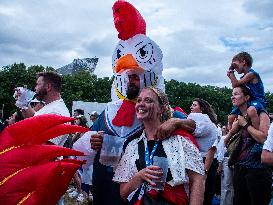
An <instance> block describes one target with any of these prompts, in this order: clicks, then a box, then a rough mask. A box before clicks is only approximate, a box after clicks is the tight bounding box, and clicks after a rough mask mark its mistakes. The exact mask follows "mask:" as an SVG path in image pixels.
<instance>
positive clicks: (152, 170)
mask: <svg viewBox="0 0 273 205" xmlns="http://www.w3.org/2000/svg"><path fill="white" fill-rule="evenodd" d="M162 175H163V172H162V169H161V168H160V167H159V166H148V167H146V168H144V169H142V170H140V171H139V172H138V173H137V174H136V177H139V179H140V181H141V183H143V182H145V181H146V182H148V183H149V184H150V185H151V186H155V185H156V184H155V182H154V180H160V179H161V177H162Z"/></svg>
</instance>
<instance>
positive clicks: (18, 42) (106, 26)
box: [0, 0, 273, 92]
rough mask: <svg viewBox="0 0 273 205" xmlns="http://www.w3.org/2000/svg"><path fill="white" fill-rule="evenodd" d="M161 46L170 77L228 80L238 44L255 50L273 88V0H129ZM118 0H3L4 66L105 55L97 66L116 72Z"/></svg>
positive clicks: (0, 59)
mask: <svg viewBox="0 0 273 205" xmlns="http://www.w3.org/2000/svg"><path fill="white" fill-rule="evenodd" d="M129 2H130V3H132V4H133V5H135V7H136V8H137V9H138V10H139V11H140V13H141V14H142V15H143V17H144V18H145V20H146V24H147V35H148V36H149V37H150V38H151V39H153V40H154V41H155V42H157V44H158V45H159V46H160V47H161V49H162V51H163V55H164V58H163V65H164V72H163V74H164V77H165V78H166V79H168V80H169V79H176V80H178V81H184V82H192V83H198V84H202V85H205V84H209V85H215V86H228V87H230V82H229V79H228V78H227V77H226V70H227V68H228V67H229V65H230V61H231V58H232V57H233V56H234V55H235V54H237V53H238V52H240V51H247V52H249V53H251V55H252V56H253V58H254V64H253V68H254V69H256V70H257V71H258V72H259V73H260V75H261V77H262V79H263V81H264V84H265V90H266V91H270V92H273V12H272V11H273V1H272V0H142V1H141V0H129ZM113 3H114V1H113V0H100V1H98V0H41V1H37V0H23V1H22V0H1V1H0V67H2V66H5V65H9V64H13V63H14V62H17V63H19V62H23V63H25V64H26V65H27V66H30V65H43V66H52V67H54V68H59V67H62V66H64V65H66V64H69V63H71V62H72V61H73V59H74V58H86V57H94V56H97V57H99V63H98V65H97V68H96V71H95V73H96V74H97V75H98V76H99V77H104V76H111V75H112V68H111V55H112V52H113V50H114V48H115V46H116V43H117V42H118V38H117V31H116V30H115V28H114V25H113V18H112V5H113Z"/></svg>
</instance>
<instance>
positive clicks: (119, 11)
mask: <svg viewBox="0 0 273 205" xmlns="http://www.w3.org/2000/svg"><path fill="white" fill-rule="evenodd" d="M113 16H114V24H115V27H116V29H117V31H118V33H119V34H118V37H119V39H120V41H119V42H118V44H117V46H116V48H115V51H114V53H113V56H112V68H113V72H114V82H113V85H112V100H113V101H114V100H117V99H126V91H127V83H128V75H129V74H132V73H136V74H138V75H139V77H140V86H141V87H140V89H142V88H144V87H147V86H155V87H158V88H160V89H162V90H164V79H163V77H162V70H163V65H162V57H163V55H162V51H161V49H160V48H159V46H158V45H157V44H156V43H155V42H154V41H153V40H151V39H150V38H149V37H147V36H146V23H145V20H144V19H143V17H142V16H141V14H140V13H139V12H138V10H137V9H136V8H135V7H134V6H132V5H131V4H130V3H128V2H126V1H123V0H118V1H116V2H115V4H114V6H113Z"/></svg>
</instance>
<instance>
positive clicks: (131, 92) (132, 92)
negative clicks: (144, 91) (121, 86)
mask: <svg viewBox="0 0 273 205" xmlns="http://www.w3.org/2000/svg"><path fill="white" fill-rule="evenodd" d="M138 94H139V87H137V86H135V85H129V86H128V89H127V91H126V95H127V98H128V99H129V100H133V99H135V98H136V97H137V96H138Z"/></svg>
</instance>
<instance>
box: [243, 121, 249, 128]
mask: <svg viewBox="0 0 273 205" xmlns="http://www.w3.org/2000/svg"><path fill="white" fill-rule="evenodd" d="M250 125H251V123H250V122H247V123H246V124H245V125H244V126H243V128H244V129H247V128H248V127H249V126H250Z"/></svg>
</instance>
